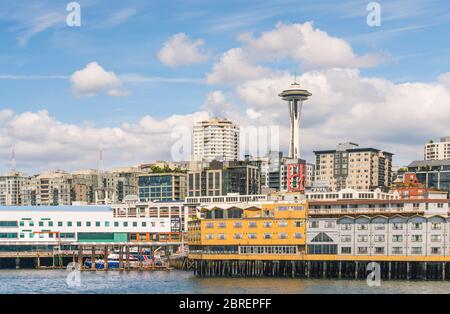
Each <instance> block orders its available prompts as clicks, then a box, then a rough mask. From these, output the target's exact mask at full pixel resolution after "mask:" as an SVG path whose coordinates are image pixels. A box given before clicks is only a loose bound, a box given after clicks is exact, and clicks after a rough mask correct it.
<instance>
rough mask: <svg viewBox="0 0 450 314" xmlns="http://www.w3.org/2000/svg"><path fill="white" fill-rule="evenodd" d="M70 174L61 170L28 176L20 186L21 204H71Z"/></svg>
mask: <svg viewBox="0 0 450 314" xmlns="http://www.w3.org/2000/svg"><path fill="white" fill-rule="evenodd" d="M72 191H73V190H72V175H71V174H70V173H67V172H64V171H62V170H56V171H50V172H45V173H41V174H39V175H36V176H33V177H30V178H29V179H28V180H26V181H25V182H24V184H23V185H22V188H21V197H22V203H23V205H38V206H57V205H71V202H72Z"/></svg>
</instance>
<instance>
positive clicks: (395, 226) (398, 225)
mask: <svg viewBox="0 0 450 314" xmlns="http://www.w3.org/2000/svg"><path fill="white" fill-rule="evenodd" d="M392 229H394V230H403V224H402V223H398V222H394V223H393V224H392Z"/></svg>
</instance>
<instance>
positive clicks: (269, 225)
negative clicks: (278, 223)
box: [263, 221, 272, 228]
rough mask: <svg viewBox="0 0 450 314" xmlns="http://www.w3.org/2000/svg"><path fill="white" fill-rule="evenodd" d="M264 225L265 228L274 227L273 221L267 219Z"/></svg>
mask: <svg viewBox="0 0 450 314" xmlns="http://www.w3.org/2000/svg"><path fill="white" fill-rule="evenodd" d="M263 226H264V228H271V227H272V222H271V221H265V222H264V224H263Z"/></svg>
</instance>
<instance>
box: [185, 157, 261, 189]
mask: <svg viewBox="0 0 450 314" xmlns="http://www.w3.org/2000/svg"><path fill="white" fill-rule="evenodd" d="M187 175H188V180H187V191H188V193H187V196H191V197H192V196H221V195H227V194H228V193H238V194H241V195H254V194H260V192H261V180H260V172H259V167H258V166H257V165H255V164H252V163H250V162H244V161H229V162H219V161H213V162H211V163H210V164H209V166H208V167H206V168H204V169H197V170H192V171H189V172H188V174H187Z"/></svg>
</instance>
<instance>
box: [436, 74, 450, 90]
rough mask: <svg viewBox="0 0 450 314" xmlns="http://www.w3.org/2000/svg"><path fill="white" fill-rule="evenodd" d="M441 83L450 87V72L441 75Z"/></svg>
mask: <svg viewBox="0 0 450 314" xmlns="http://www.w3.org/2000/svg"><path fill="white" fill-rule="evenodd" d="M438 80H439V83H441V84H443V85H446V86H449V87H450V72H447V73H443V74H441V75H439V78H438Z"/></svg>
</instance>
